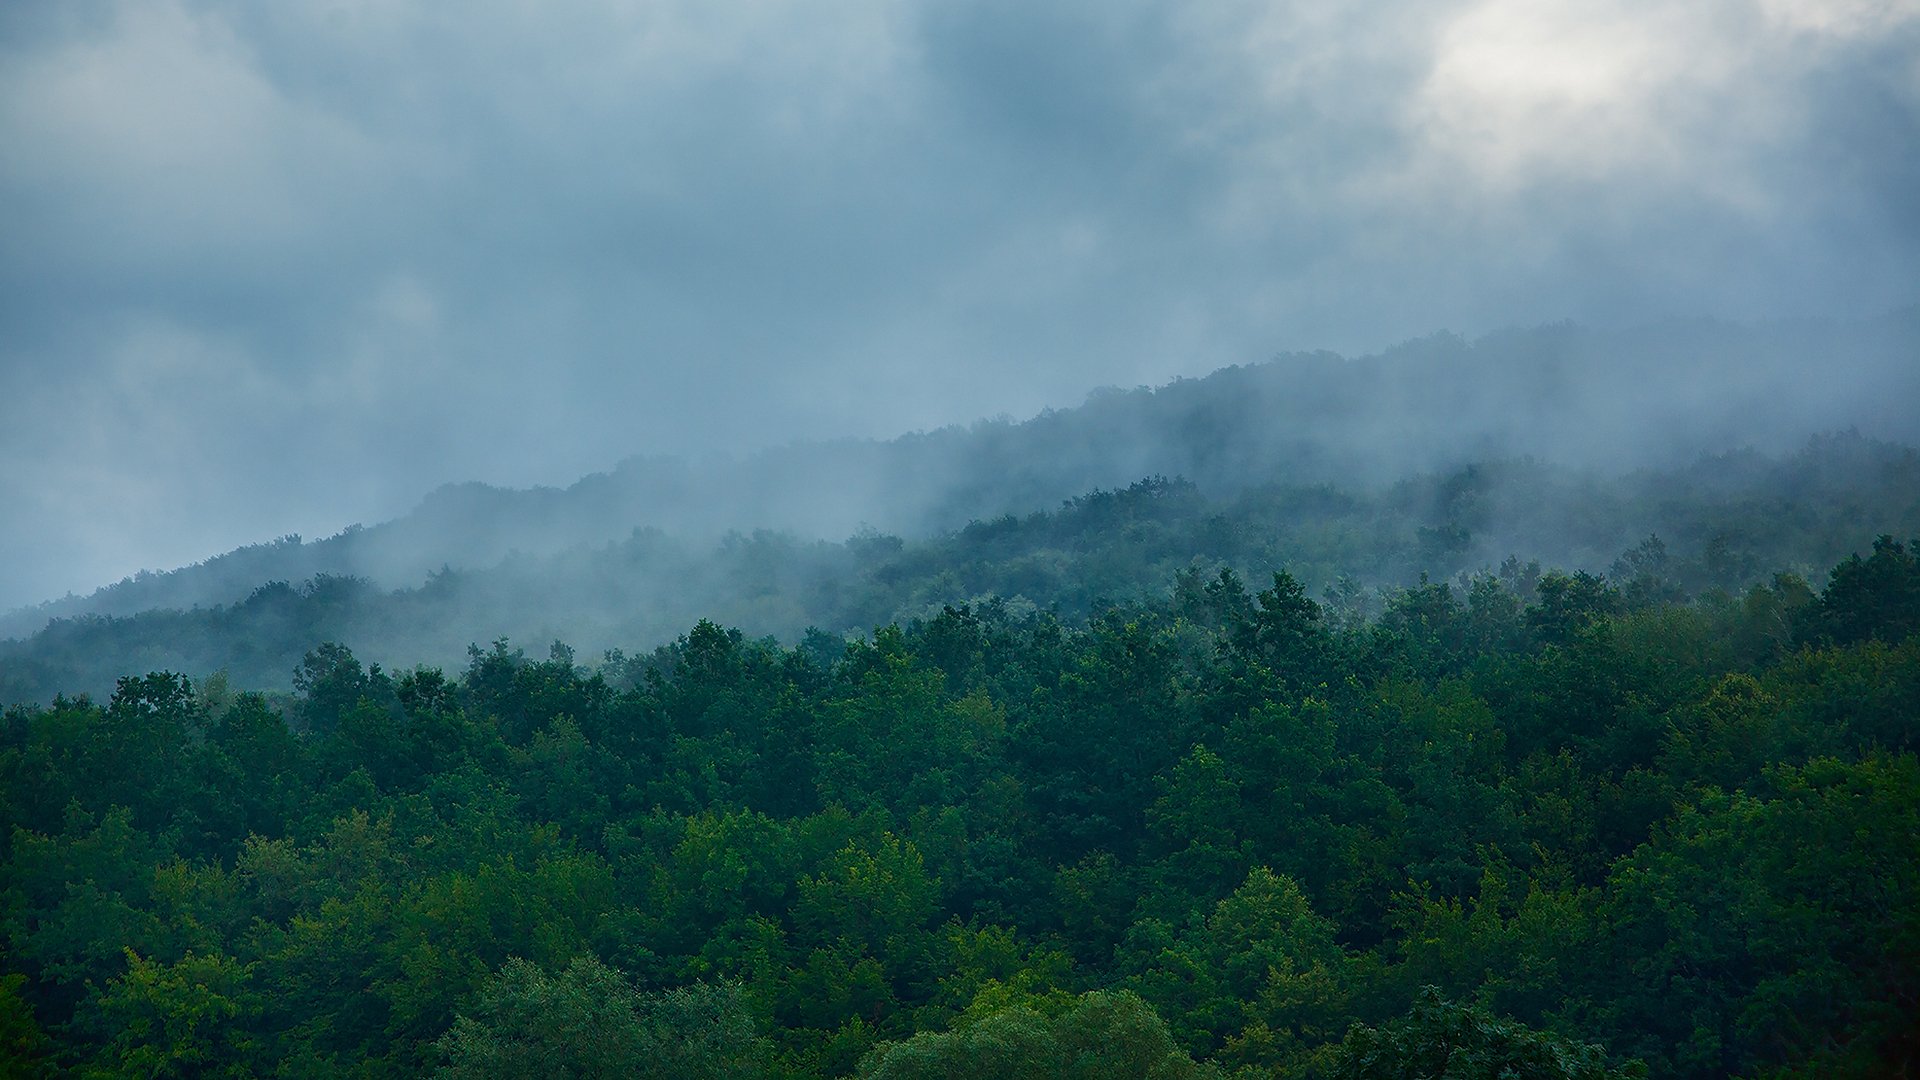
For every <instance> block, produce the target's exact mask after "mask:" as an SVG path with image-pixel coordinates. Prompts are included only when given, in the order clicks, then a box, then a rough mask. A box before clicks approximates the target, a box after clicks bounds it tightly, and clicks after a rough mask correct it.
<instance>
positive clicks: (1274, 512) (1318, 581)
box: [0, 435, 1920, 703]
mask: <svg viewBox="0 0 1920 1080" xmlns="http://www.w3.org/2000/svg"><path fill="white" fill-rule="evenodd" d="M1882 533H1885V534H1891V535H1896V536H1912V535H1920V454H1917V453H1916V452H1915V451H1913V450H1911V449H1907V448H1903V447H1898V446H1893V445H1889V444H1885V443H1876V442H1873V441H1870V440H1867V439H1864V438H1862V437H1860V436H1857V435H1848V436H1838V437H1828V438H1820V439H1815V440H1812V441H1811V442H1809V443H1808V444H1807V445H1806V446H1804V447H1803V448H1802V449H1801V450H1800V451H1799V452H1797V453H1794V454H1790V455H1786V456H1783V457H1779V458H1772V457H1768V456H1765V455H1760V454H1753V453H1746V454H1735V455H1720V456H1714V457H1708V458H1702V459H1700V460H1698V461H1696V462H1694V463H1692V464H1691V465H1689V466H1687V467H1685V468H1679V469H1663V470H1641V471H1638V472H1634V473H1631V474H1628V475H1626V476H1622V477H1612V478H1609V477H1605V476H1601V475H1596V474H1594V473H1591V472H1585V471H1576V470H1571V469H1565V468H1557V467H1552V466H1546V465H1542V464H1539V463H1537V462H1528V461H1519V462H1511V461H1510V462H1491V463H1485V464H1478V465H1471V466H1467V467H1465V468H1462V469H1459V470H1456V471H1453V472H1448V473H1439V474H1427V475H1423V476H1418V477H1411V478H1408V479H1406V480H1403V481H1401V482H1399V483H1397V484H1393V485H1390V486H1387V487H1385V488H1382V489H1378V490H1374V491H1366V490H1344V489H1341V488H1337V487H1334V486H1332V485H1305V486H1302V485H1288V484H1275V485H1269V486H1266V487H1261V488H1255V489H1249V490H1243V491H1241V492H1239V493H1238V494H1235V495H1231V496H1221V495H1209V494H1207V493H1206V492H1205V491H1203V490H1202V489H1201V488H1199V487H1198V486H1197V485H1195V484H1193V483H1192V482H1189V481H1184V480H1169V479H1165V478H1150V479H1147V480H1142V481H1138V482H1136V483H1133V484H1131V485H1129V486H1127V487H1125V488H1121V489H1118V490H1099V491H1094V492H1089V493H1087V494H1084V495H1081V496H1077V497H1075V498H1073V499H1070V500H1067V501H1066V502H1064V503H1063V504H1061V505H1060V506H1058V507H1057V508H1055V509H1053V510H1050V511H1041V512H1036V513H1032V514H1027V515H1022V516H1016V515H1003V516H1000V517H997V518H992V519H987V520H977V521H974V522H972V523H970V524H968V525H966V526H965V527H963V528H960V529H955V530H949V531H945V532H940V533H936V534H934V535H931V536H926V537H919V538H902V537H899V536H895V535H888V534H881V533H877V532H867V533H863V534H861V535H858V536H855V537H853V538H851V539H848V540H846V541H844V542H837V543H830V542H826V541H818V540H807V539H803V538H799V537H796V536H793V535H791V534H784V533H772V532H764V531H763V532H756V533H753V534H749V535H742V534H733V535H731V536H728V537H726V538H724V539H722V540H720V541H718V542H699V541H688V540H684V539H678V538H674V537H670V536H667V535H665V534H662V533H660V532H658V531H648V532H635V533H633V534H632V535H630V536H628V537H626V538H625V539H623V540H621V541H619V542H616V543H605V544H594V545H582V546H579V547H575V548H572V549H569V550H566V551H562V552H558V553H555V554H553V555H547V556H516V557H514V558H510V559H508V560H506V561H505V562H502V563H500V564H498V565H496V566H493V567H491V568H488V569H484V570H474V571H464V572H462V571H446V572H442V573H438V574H434V575H432V576H431V577H430V579H429V580H427V581H426V582H425V583H424V584H422V585H420V586H418V587H414V588H403V589H395V590H388V589H383V588H380V587H378V586H377V585H375V584H373V583H371V582H369V581H367V580H365V579H361V578H355V577H346V576H337V575H317V576H315V577H313V578H309V579H307V580H305V581H301V582H291V583H289V582H285V581H272V582H267V583H265V584H260V585H256V586H255V587H254V588H253V589H252V591H251V592H250V593H249V594H248V595H247V596H246V597H245V598H244V599H242V600H240V601H237V602H235V603H232V604H223V605H214V606H211V607H206V608H199V609H193V610H187V611H175V610H157V611H148V612H142V613H139V614H136V615H129V616H78V617H72V618H63V619H58V620H55V621H53V622H51V623H50V624H48V625H47V626H46V627H45V628H44V629H42V630H41V631H40V632H39V633H37V634H34V635H32V636H30V637H28V638H26V639H24V640H20V641H11V642H0V703H4V702H17V701H40V702H45V701H48V700H50V699H51V698H52V697H53V696H54V695H55V694H57V693H62V692H64V693H69V694H72V693H77V692H81V691H86V692H90V693H93V694H96V695H100V696H104V695H106V694H107V693H109V692H110V691H111V690H112V688H113V686H114V684H115V682H116V681H117V680H118V679H119V678H120V677H121V676H123V675H132V674H140V673H143V672H145V671H148V670H167V671H176V672H181V673H184V674H188V675H192V676H195V677H199V676H204V675H207V674H210V673H213V672H216V671H224V672H225V673H226V674H227V677H228V678H229V679H230V680H231V681H232V682H233V683H234V684H235V685H237V686H241V687H246V688H250V689H286V688H288V686H289V685H290V682H289V680H290V679H291V678H292V673H293V670H294V668H295V666H296V664H297V663H298V662H299V660H300V658H301V656H302V655H303V654H305V653H306V652H307V651H308V650H310V649H313V648H314V647H316V646H318V645H319V644H321V643H322V642H326V641H336V642H342V643H345V644H347V645H349V646H351V647H352V648H354V649H355V650H357V651H360V652H363V653H366V654H369V655H376V656H382V657H385V658H387V660H388V662H390V663H397V664H402V665H407V666H411V665H414V664H419V663H428V664H435V665H440V666H449V665H454V664H458V663H461V662H462V660H463V658H464V657H465V656H466V654H467V649H468V647H469V646H470V645H473V644H475V643H480V644H484V643H486V642H490V641H493V640H495V639H498V638H508V639H511V640H513V641H515V642H522V643H531V644H533V645H536V646H538V645H541V644H542V643H545V642H549V641H552V640H555V639H564V640H566V641H568V642H571V643H573V644H574V645H575V646H576V647H578V648H579V649H580V650H581V651H582V654H583V655H585V656H588V657H595V658H597V657H598V656H599V655H600V654H601V653H602V652H603V651H605V650H608V649H623V650H628V651H632V650H635V649H640V650H645V649H650V648H652V647H653V646H654V645H657V644H659V643H661V642H664V641H668V640H671V639H672V638H673V637H674V636H675V635H677V634H679V633H680V632H682V631H683V630H684V629H685V628H686V627H687V626H689V625H691V624H692V623H693V622H695V621H697V620H699V619H702V618H712V619H715V620H718V621H721V622H724V623H726V624H728V625H732V626H737V627H740V628H742V629H743V630H744V631H746V632H747V633H748V634H749V635H751V636H754V637H760V636H774V637H777V638H780V639H781V640H784V641H787V642H789V643H792V642H797V641H799V640H801V639H802V637H803V636H804V635H805V633H806V632H807V631H808V630H809V629H818V630H822V631H825V632H826V633H828V634H829V635H830V636H831V637H832V638H834V639H838V638H839V637H841V636H845V635H857V634H860V633H864V632H867V631H870V630H871V629H872V628H874V627H876V626H881V625H885V624H887V623H890V622H905V621H910V620H911V619H913V618H917V617H925V616H929V615H931V614H935V613H938V612H939V611H940V610H941V609H942V608H943V607H945V606H947V605H959V604H964V603H974V604H979V603H984V602H987V601H989V600H995V599H997V600H999V601H1002V602H1005V603H1008V604H1010V605H1012V606H1013V608H1015V609H1017V610H1036V609H1038V610H1051V611H1053V612H1055V613H1057V614H1058V615H1060V616H1061V617H1063V618H1067V619H1082V618H1085V617H1087V616H1089V615H1091V614H1094V613H1095V612H1097V611H1098V610H1099V609H1100V608H1101V607H1103V606H1104V605H1107V604H1110V603H1113V602H1131V601H1135V600H1142V599H1144V600H1150V601H1158V600H1161V599H1164V598H1165V597H1166V596H1168V595H1170V594H1171V593H1172V592H1173V591H1174V590H1176V589H1178V588H1180V587H1181V582H1182V581H1187V580H1190V579H1191V578H1192V577H1193V575H1195V574H1208V573H1211V572H1213V571H1214V570H1217V569H1219V568H1222V567H1226V568H1231V569H1234V570H1236V571H1237V572H1239V573H1240V574H1242V575H1243V576H1244V577H1246V578H1247V579H1249V580H1260V579H1262V578H1263V577H1265V576H1267V575H1269V574H1271V573H1273V572H1274V571H1275V570H1281V569H1284V570H1287V571H1288V572H1289V573H1291V574H1294V575H1296V576H1297V577H1298V578H1299V579H1300V580H1301V581H1303V582H1305V583H1306V584H1307V585H1308V587H1309V588H1310V589H1311V590H1312V591H1313V594H1314V595H1316V596H1326V597H1328V598H1329V601H1330V603H1331V604H1332V605H1333V607H1334V610H1335V612H1336V614H1337V615H1340V616H1341V617H1343V618H1350V617H1359V616H1361V615H1365V614H1367V613H1369V612H1373V611H1377V610H1379V608H1380V607H1381V605H1382V604H1383V603H1385V602H1386V601H1387V600H1389V599H1391V597H1392V596H1393V595H1395V594H1396V593H1397V592H1398V590H1400V589H1402V588H1405V587H1410V586H1415V585H1418V584H1419V583H1420V582H1421V581H1422V580H1423V577H1422V575H1425V576H1426V578H1429V579H1432V580H1436V581H1451V580H1462V581H1464V580H1465V579H1466V578H1468V577H1473V576H1484V575H1486V574H1489V573H1492V572H1493V571H1495V569H1496V568H1498V569H1499V571H1500V573H1501V574H1503V575H1504V577H1505V578H1506V579H1507V580H1508V581H1509V583H1510V584H1513V585H1515V586H1516V587H1519V588H1521V590H1522V591H1523V592H1525V590H1526V589H1527V588H1529V587H1530V586H1529V585H1528V584H1527V583H1528V582H1529V581H1531V580H1532V579H1533V578H1536V577H1537V576H1538V575H1539V573H1540V572H1541V569H1542V567H1544V568H1546V569H1549V570H1551V569H1555V568H1559V569H1565V570H1586V571H1591V572H1595V573H1604V574H1606V575H1607V576H1608V577H1609V578H1611V579H1612V580H1613V581H1614V582H1615V583H1616V584H1617V585H1618V586H1620V587H1621V588H1623V589H1627V590H1630V591H1631V592H1632V593H1633V595H1636V596H1641V597H1644V598H1648V599H1660V600H1679V599H1686V598H1691V597H1694V596H1699V595H1702V594H1705V593H1708V592H1712V591H1715V590H1720V591H1723V592H1726V591H1736V592H1737V591H1738V590H1740V589H1742V588H1744V587H1745V586H1747V585H1749V584H1751V583H1753V582H1755V581H1758V580H1763V579H1765V578H1766V577H1767V576H1768V575H1770V574H1771V573H1773V572H1774V571H1776V570H1791V571H1795V572H1798V573H1801V574H1803V575H1805V576H1807V577H1808V578H1810V579H1814V581H1815V583H1816V584H1817V583H1818V578H1819V575H1820V574H1821V573H1823V572H1824V569H1823V568H1825V567H1827V566H1831V565H1832V564H1833V563H1834V562H1835V561H1837V560H1839V559H1841V558H1842V557H1844V556H1846V555H1848V554H1849V553H1852V552H1856V551H1864V550H1865V548H1866V545H1867V544H1868V543H1870V542H1871V540H1872V539H1873V537H1874V536H1876V535H1879V534H1882Z"/></svg>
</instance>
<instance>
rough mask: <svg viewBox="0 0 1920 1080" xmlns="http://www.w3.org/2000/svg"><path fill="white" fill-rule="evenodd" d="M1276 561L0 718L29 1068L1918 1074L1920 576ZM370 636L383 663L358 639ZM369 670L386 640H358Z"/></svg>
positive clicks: (801, 1074) (144, 681) (307, 1072)
mask: <svg viewBox="0 0 1920 1080" xmlns="http://www.w3.org/2000/svg"><path fill="white" fill-rule="evenodd" d="M1821 576H1822V577H1823V578H1825V579H1826V585H1825V587H1824V588H1822V589H1820V590H1819V591H1817V592H1816V591H1815V590H1811V589H1809V588H1808V587H1807V586H1806V584H1805V583H1804V582H1802V581H1800V580H1798V579H1797V578H1795V577H1792V576H1789V575H1783V576H1780V577H1778V578H1774V579H1773V580H1772V581H1770V582H1769V583H1768V584H1763V585H1758V586H1755V587H1753V588H1751V589H1749V590H1746V591H1744V592H1743V593H1742V594H1741V595H1739V596H1738V597H1733V596H1728V595H1725V594H1714V595H1710V596H1709V597H1707V598H1706V599H1704V600H1702V601H1700V602H1697V603H1693V604H1679V603H1673V602H1669V601H1668V600H1667V599H1664V598H1663V597H1662V596H1661V595H1660V591H1659V590H1658V589H1652V588H1648V587H1647V584H1648V583H1647V582H1644V581H1640V580H1638V579H1634V578H1629V579H1628V580H1627V581H1626V582H1625V583H1624V585H1623V586H1622V587H1615V586H1613V585H1610V584H1609V583H1607V582H1605V581H1602V580H1600V579H1597V578H1594V577H1591V576H1588V575H1552V574H1549V575H1546V576H1543V577H1541V578H1540V579H1539V580H1538V581H1534V582H1519V583H1517V584H1516V585H1509V584H1508V583H1507V582H1506V581H1504V580H1502V579H1500V578H1497V577H1491V576H1489V577H1487V578H1483V579H1480V580H1478V581H1476V582H1474V583H1473V584H1472V585H1471V587H1470V588H1469V589H1467V590H1466V592H1465V593H1464V595H1463V594H1462V593H1460V592H1457V591H1455V590H1453V589H1452V588H1451V587H1450V586H1448V585H1444V584H1437V583H1435V584H1429V585H1426V586H1423V587H1419V588H1415V589H1411V590H1407V591H1406V592H1404V593H1402V594H1399V595H1398V596H1396V597H1395V598H1394V601H1393V602H1392V603H1391V605H1390V606H1389V607H1388V608H1387V609H1386V610H1385V611H1384V612H1381V613H1380V615H1379V616H1378V617H1377V618H1374V619H1371V620H1365V621H1354V620H1352V619H1350V618H1347V617H1343V616H1341V615H1340V614H1339V613H1338V612H1336V611H1329V610H1327V609H1326V608H1323V607H1322V606H1321V605H1318V604H1316V603H1315V602H1314V601H1313V600H1312V599H1310V598H1308V597H1307V596H1306V595H1305V593H1304V592H1303V591H1302V589H1301V587H1300V585H1299V583H1298V582H1297V581H1295V580H1294V579H1293V578H1292V577H1290V576H1288V575H1285V574H1276V575H1272V576H1270V577H1268V578H1267V579H1266V580H1264V581H1262V582H1257V583H1254V585H1253V587H1252V588H1249V587H1248V586H1247V585H1245V584H1243V583H1242V582H1241V580H1240V579H1238V578H1237V577H1236V576H1235V575H1234V574H1232V573H1231V572H1222V573H1219V574H1216V575H1213V576H1210V577H1194V578H1190V579H1187V580H1185V581H1184V582H1183V583H1182V586H1181V587H1180V588H1178V589H1177V590H1175V592H1174V593H1173V594H1172V595H1170V596H1168V597H1166V598H1165V599H1163V600H1161V601H1158V602H1149V603H1142V604H1137V605H1132V606H1129V607H1127V608H1123V609H1110V610H1106V611H1104V612H1102V613H1101V614H1099V615H1098V616H1096V617H1094V618H1092V619H1090V620H1086V621H1084V622H1081V623H1077V624H1074V623H1068V622H1063V621H1062V620H1059V619H1056V618H1053V617H1051V616H1049V615H1047V614H1044V613H1035V612H1031V611H1028V612H1017V611H1013V610H1011V609H1010V608H1009V607H1008V606H1007V605H1004V604H989V605H984V606H983V607H980V608H973V607H962V608H954V609H948V610H944V611H941V612H940V613H938V614H937V615H934V616H932V617H931V618H927V619H921V620H914V621H912V622H910V623H908V624H906V625H905V626H901V627H890V628H887V629H884V630H882V631H880V632H878V633H876V634H874V635H872V636H871V637H870V638H863V639H861V640H857V641H853V642H841V641H838V640H822V639H818V638H814V639H809V640H808V641H807V642H805V643H803V644H802V645H801V646H800V647H798V648H783V647H779V646H777V645H774V644H771V643H767V642H756V641H752V640H749V639H746V638H744V637H743V636H742V635H740V634H739V633H737V632H728V631H726V630H724V629H722V628H720V627H718V626H715V625H714V624H712V623H710V622H701V623H698V624H695V625H693V626H692V627H691V628H690V629H689V630H688V631H687V632H686V633H685V634H684V635H683V636H682V637H681V638H680V639H679V640H678V641H677V642H675V643H674V644H672V645H670V646H668V647H664V648H662V649H660V650H658V651H656V652H654V653H652V654H650V655H648V656H644V657H640V658H635V659H632V660H630V661H628V662H624V663H620V664H611V665H606V666H605V667H603V669H602V670H600V671H598V672H594V671H588V670H585V669H583V668H582V667H581V666H580V665H578V664H577V663H576V662H575V660H574V657H573V655H572V654H571V653H570V652H569V651H568V650H567V649H566V648H564V647H555V648H554V649H552V650H551V651H550V652H549V653H548V655H547V658H546V659H534V658H529V657H527V656H525V655H523V654H521V653H520V652H518V651H517V650H513V649H510V648H507V647H504V646H502V647H497V648H492V649H484V650H477V651H476V652H475V654H474V655H473V656H472V657H471V658H470V660H469V661H468V663H466V664H465V665H464V670H456V671H455V672H453V673H452V674H447V673H443V672H442V671H439V670H430V669H429V670H411V671H401V672H395V673H391V674H390V673H388V672H387V671H383V670H381V669H380V668H379V667H369V666H367V664H366V663H365V661H364V660H363V658H362V657H361V656H356V655H355V654H354V653H352V652H350V651H348V650H346V649H344V648H341V647H340V646H338V645H330V646H326V647H323V648H320V649H316V650H314V651H313V652H312V653H310V654H309V655H308V656H306V657H305V658H304V659H303V660H302V662H301V664H300V677H299V680H298V687H299V693H298V694H297V695H295V696H293V697H292V698H290V699H286V700H284V701H282V702H279V703H276V702H274V701H271V700H269V699H267V698H263V697H262V696H260V695H257V694H238V695H236V694H234V693H233V692H232V690H231V688H230V687H228V686H226V685H224V684H223V683H222V682H221V681H220V680H212V681H211V682H207V683H198V682H193V681H189V680H185V679H182V678H180V677H179V676H177V675H173V674H166V673H157V674H152V675H144V676H140V677H132V678H128V679H125V680H123V681H122V682H121V683H120V685H119V686H118V687H117V688H116V689H115V691H114V694H113V696H112V698H111V700H109V701H107V702H106V703H105V704H100V703H97V702H93V701H88V700H86V699H79V700H74V699H62V700H61V701H59V702H56V703H55V704H54V705H53V706H52V707H50V708H45V709H41V708H24V709H9V710H7V711H6V713H5V722H4V725H0V823H4V824H5V825H6V826H7V828H6V829H5V830H4V831H0V944H4V952H0V958H3V962H0V1034H4V1037H5V1040H6V1041H5V1043H4V1046H3V1047H0V1054H4V1055H5V1060H6V1074H7V1075H9V1076H20V1077H39V1076H56V1075H57V1076H129V1075H137V1076H220V1077H242V1076H269V1075H271V1076H284V1077H322V1076H327V1077H331V1076H352V1077H367V1078H373V1077H411V1076H422V1075H428V1074H432V1075H437V1076H440V1077H443V1078H446V1080H459V1078H476V1080H477V1078H487V1080H517V1078H523V1077H524V1078H528V1080H532V1078H536V1077H539V1078H544V1077H551V1076H623V1077H626V1076H631V1077H637V1078H641V1080H723V1078H726V1080H748V1078H767V1080H774V1078H783V1077H784V1078H792V1080H826V1078H829V1077H843V1076H857V1077H860V1078H862V1080H944V1078H954V1077H969V1078H974V1077H977V1078H982V1080H999V1078H1015V1080H1056V1078H1066V1080H1138V1078H1142V1077H1145V1078H1158V1080H1330V1078H1342V1080H1405V1078H1409V1077H1441V1076H1445V1077H1452V1078H1459V1080H1505V1078H1511V1077H1526V1078H1537V1080H1628V1078H1630V1077H1646V1076H1653V1077H1661V1078H1669V1077H1671V1078H1677V1080H1719V1078H1723V1077H1733V1076H1739V1077H1756V1078H1758V1077H1773V1078H1781V1080H1786V1078H1804V1080H1813V1078H1816V1077H1819V1078H1827V1077H1846V1078H1862V1080H1865V1078H1880V1077H1900V1076H1912V1075H1914V1073H1915V1069H1916V1068H1920V1031H1916V1028H1915V1026H1914V1017H1915V1002H1916V1001H1917V1000H1920V860H1917V859H1916V858H1915V846H1914V840H1915V836H1916V835H1917V834H1920V764H1917V763H1916V759H1915V757H1914V751H1915V750H1916V749H1917V748H1920V728H1917V727H1916V723H1915V716H1916V712H1915V710H1916V703H1920V560H1916V558H1915V556H1914V555H1913V553H1911V552H1910V551H1909V550H1907V549H1906V548H1905V547H1904V546H1903V545H1901V544H1899V543H1895V542H1892V541H1882V542H1880V543H1878V544H1876V545H1874V550H1873V552H1872V553H1871V554H1870V555H1868V556H1867V557H1865V558H1857V559H1848V560H1846V561H1845V562H1842V563H1840V564H1839V565H1837V566H1836V567H1834V568H1832V570H1831V573H1828V574H1822V575H1821ZM375 658H377V657H368V658H367V659H375ZM388 659H391V658H388Z"/></svg>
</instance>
